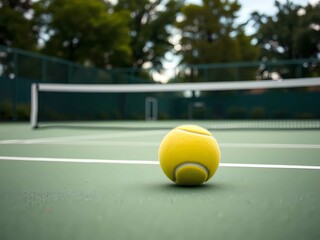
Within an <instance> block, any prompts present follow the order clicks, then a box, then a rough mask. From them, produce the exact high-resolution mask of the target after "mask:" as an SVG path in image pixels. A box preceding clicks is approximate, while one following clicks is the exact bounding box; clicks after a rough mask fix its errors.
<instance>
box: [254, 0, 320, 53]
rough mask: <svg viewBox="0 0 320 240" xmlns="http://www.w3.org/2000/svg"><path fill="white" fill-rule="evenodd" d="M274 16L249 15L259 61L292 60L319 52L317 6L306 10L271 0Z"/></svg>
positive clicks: (319, 7)
mask: <svg viewBox="0 0 320 240" xmlns="http://www.w3.org/2000/svg"><path fill="white" fill-rule="evenodd" d="M275 6H276V8H277V13H276V15H275V16H267V15H264V14H260V13H258V12H254V13H252V17H251V18H252V20H253V21H254V26H255V27H256V29H257V33H256V38H257V40H258V45H259V46H260V47H261V49H262V51H261V56H260V57H261V58H268V59H293V58H310V57H317V56H318V55H319V53H320V45H319V43H320V3H318V4H316V5H315V6H312V5H311V4H308V5H307V6H306V7H303V6H301V5H297V4H294V3H292V2H290V1H288V0H287V2H285V3H284V4H281V3H280V2H278V1H275Z"/></svg>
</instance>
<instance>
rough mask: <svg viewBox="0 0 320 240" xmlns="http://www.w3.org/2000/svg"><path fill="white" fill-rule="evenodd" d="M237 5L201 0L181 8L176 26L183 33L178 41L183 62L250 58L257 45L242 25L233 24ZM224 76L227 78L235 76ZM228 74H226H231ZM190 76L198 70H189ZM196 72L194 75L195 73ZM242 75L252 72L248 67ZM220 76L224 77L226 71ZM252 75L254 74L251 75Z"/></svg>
mask: <svg viewBox="0 0 320 240" xmlns="http://www.w3.org/2000/svg"><path fill="white" fill-rule="evenodd" d="M239 9H240V5H239V3H238V2H237V1H232V2H229V1H222V0H203V1H202V5H196V4H189V5H186V6H184V7H183V8H182V16H183V20H182V21H177V22H176V27H177V28H178V29H180V31H181V33H182V39H181V41H180V44H181V51H180V52H179V53H180V54H182V57H183V58H182V63H186V64H205V63H221V62H236V61H253V60H256V59H257V57H258V54H259V49H258V48H257V47H255V46H252V44H251V41H252V39H253V37H252V36H247V35H246V34H245V32H244V29H243V26H236V24H235V19H236V16H237V12H238V11H239ZM230 74H231V75H232V76H230V77H227V78H228V79H229V80H230V79H234V78H235V77H233V75H235V74H234V73H230ZM230 74H229V75H230ZM191 75H192V79H194V80H195V81H197V80H196V79H197V78H198V79H199V77H200V78H201V76H199V73H196V72H194V71H192V72H191ZM195 75H197V76H195ZM245 75H248V76H251V77H252V76H254V75H255V73H254V72H253V71H252V70H249V72H248V73H246V74H245ZM222 77H226V75H225V74H223V75H222ZM252 78H253V77H252Z"/></svg>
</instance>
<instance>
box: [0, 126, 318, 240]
mask: <svg viewBox="0 0 320 240" xmlns="http://www.w3.org/2000/svg"><path fill="white" fill-rule="evenodd" d="M185 123H193V124H197V125H200V126H203V127H206V128H208V129H209V130H210V131H211V132H212V134H213V135H214V136H215V137H216V139H217V141H218V142H219V144H220V147H221V154H222V158H221V164H220V166H219V168H218V171H217V173H216V174H215V176H214V177H213V179H211V180H210V181H209V182H207V183H206V184H204V185H201V186H200V187H179V186H176V185H175V184H173V183H171V182H170V181H169V180H168V179H167V178H166V177H165V175H164V174H163V173H162V171H161V168H160V166H159V165H158V159H157V154H158V153H157V151H158V146H159V144H160V142H161V140H162V138H163V137H164V135H165V134H166V133H167V132H168V131H169V130H170V129H171V128H172V127H175V126H178V125H181V124H185ZM236 123H237V124H240V125H239V126H243V125H241V124H245V123H246V124H249V125H251V126H254V124H261V121H256V122H249V123H248V122H230V121H192V122H190V121H150V122H144V121H120V122H119V121H118V122H90V123H89V122H87V123H86V122H81V123H79V122H78V123H76V122H75V123H70V122H69V123H65V124H64V123H57V124H53V123H51V124H47V125H46V124H41V126H40V128H39V129H36V130H32V129H31V127H30V125H29V124H27V123H2V124H1V125H0V138H1V139H0V159H1V160H0V212H1V214H0V226H1V231H0V239H185V240H187V239H319V238H320V230H319V220H320V201H319V199H320V190H319V189H320V188H319V182H320V158H319V157H320V130H319V127H318V125H319V121H317V120H315V121H306V122H305V123H304V126H309V127H306V128H294V127H292V126H295V124H297V123H299V122H298V121H297V122H293V123H291V125H292V126H291V125H290V127H289V128H285V127H283V125H282V124H283V123H282V121H267V122H265V124H269V125H270V127H269V128H264V129H262V128H258V127H257V128H252V129H246V128H243V127H241V128H236V127H234V126H235V125H233V124H236ZM226 124H229V125H230V124H231V125H230V126H231V127H230V128H229V129H227V128H226V127H225V125H226ZM222 125H223V128H219V126H222ZM269 125H268V126H269ZM277 127H279V128H277Z"/></svg>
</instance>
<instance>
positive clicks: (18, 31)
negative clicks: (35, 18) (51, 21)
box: [0, 0, 37, 50]
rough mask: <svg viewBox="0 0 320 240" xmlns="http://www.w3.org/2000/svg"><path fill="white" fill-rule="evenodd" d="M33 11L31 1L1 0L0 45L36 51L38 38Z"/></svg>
mask: <svg viewBox="0 0 320 240" xmlns="http://www.w3.org/2000/svg"><path fill="white" fill-rule="evenodd" d="M31 9H32V1H31V0H24V1H23V0H0V44H3V45H7V46H11V47H17V48H22V49H26V50H34V49H35V47H36V44H37V37H36V34H35V31H34V28H33V22H32V19H31V17H30V11H31ZM28 15H29V16H28Z"/></svg>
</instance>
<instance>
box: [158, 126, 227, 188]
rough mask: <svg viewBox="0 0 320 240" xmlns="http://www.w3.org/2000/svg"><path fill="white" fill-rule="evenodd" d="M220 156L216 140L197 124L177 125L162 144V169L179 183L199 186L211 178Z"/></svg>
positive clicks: (160, 155)
mask: <svg viewBox="0 0 320 240" xmlns="http://www.w3.org/2000/svg"><path fill="white" fill-rule="evenodd" d="M220 155H221V154H220V149H219V145H218V143H217V141H216V139H215V138H214V137H213V136H212V134H211V133H210V132H209V131H207V130H206V129H204V128H201V127H199V126H196V125H182V126H179V127H176V128H174V129H173V130H171V131H170V132H169V133H168V134H167V135H166V136H165V137H164V138H163V140H162V142H161V144H160V147H159V161H160V166H161V168H162V170H163V172H164V173H165V175H166V176H167V177H168V178H169V179H171V180H172V181H173V182H175V183H177V184H179V185H200V184H202V183H204V182H206V181H208V180H209V179H210V178H211V177H212V176H213V175H214V173H215V172H216V170H217V168H218V166H219V162H220Z"/></svg>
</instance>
